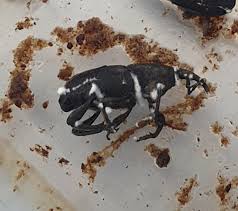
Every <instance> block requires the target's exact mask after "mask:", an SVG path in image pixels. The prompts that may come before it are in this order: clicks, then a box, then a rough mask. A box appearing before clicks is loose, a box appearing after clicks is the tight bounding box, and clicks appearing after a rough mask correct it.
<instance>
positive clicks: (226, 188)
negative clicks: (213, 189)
mask: <svg viewBox="0 0 238 211" xmlns="http://www.w3.org/2000/svg"><path fill="white" fill-rule="evenodd" d="M230 190H231V183H229V184H228V185H227V186H226V187H225V191H226V192H227V193H229V191H230Z"/></svg>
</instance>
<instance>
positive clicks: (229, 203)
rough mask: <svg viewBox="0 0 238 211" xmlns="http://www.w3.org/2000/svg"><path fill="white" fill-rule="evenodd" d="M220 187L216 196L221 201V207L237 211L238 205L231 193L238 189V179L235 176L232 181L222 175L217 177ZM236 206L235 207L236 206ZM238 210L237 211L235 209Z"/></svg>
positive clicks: (217, 188)
mask: <svg viewBox="0 0 238 211" xmlns="http://www.w3.org/2000/svg"><path fill="white" fill-rule="evenodd" d="M217 180H218V185H217V186H216V194H217V196H218V197H219V199H220V205H221V206H223V207H226V208H227V210H237V208H238V204H237V202H236V203H234V201H233V200H232V198H231V195H232V194H230V192H231V190H233V189H237V187H238V177H237V176H235V177H233V178H231V179H228V178H225V177H223V176H221V175H219V176H218V177H217ZM234 205H235V206H234ZM234 208H236V209H234Z"/></svg>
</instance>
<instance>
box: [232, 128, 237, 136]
mask: <svg viewBox="0 0 238 211" xmlns="http://www.w3.org/2000/svg"><path fill="white" fill-rule="evenodd" d="M232 134H233V135H234V136H236V137H238V127H237V126H236V128H235V130H233V131H232Z"/></svg>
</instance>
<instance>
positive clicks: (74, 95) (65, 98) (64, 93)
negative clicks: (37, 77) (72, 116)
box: [58, 87, 85, 112]
mask: <svg viewBox="0 0 238 211" xmlns="http://www.w3.org/2000/svg"><path fill="white" fill-rule="evenodd" d="M58 94H59V95H60V97H59V104H60V107H61V109H62V110H63V111H65V112H68V111H71V110H73V109H76V108H78V107H79V106H81V105H82V104H83V103H84V101H85V100H84V97H83V96H84V95H83V94H82V93H80V92H79V91H77V90H71V89H69V88H65V87H60V88H59V89H58Z"/></svg>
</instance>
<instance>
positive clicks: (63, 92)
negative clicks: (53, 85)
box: [57, 87, 70, 95]
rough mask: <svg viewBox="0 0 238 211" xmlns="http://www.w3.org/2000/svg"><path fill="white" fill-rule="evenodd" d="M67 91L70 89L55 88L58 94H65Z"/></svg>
mask: <svg viewBox="0 0 238 211" xmlns="http://www.w3.org/2000/svg"><path fill="white" fill-rule="evenodd" d="M69 92H70V89H66V88H65V87H60V88H58V90H57V93H58V94H59V95H66V93H69Z"/></svg>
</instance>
